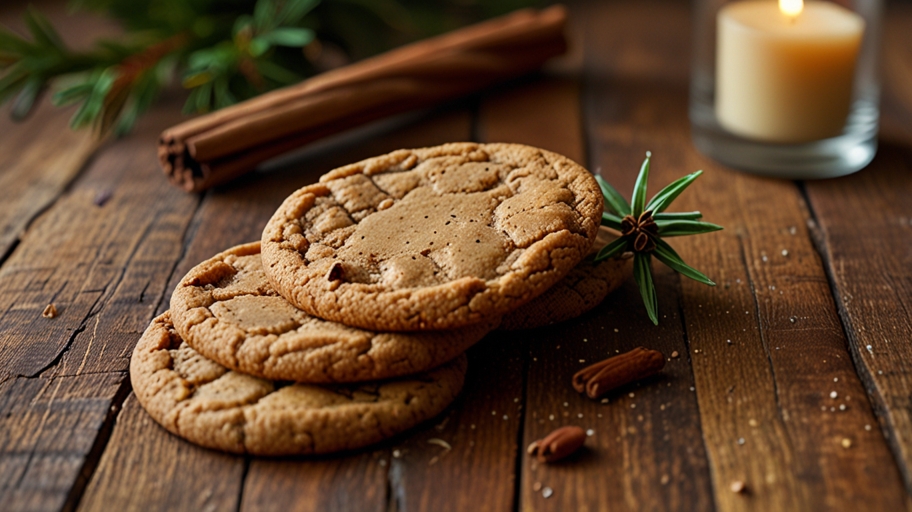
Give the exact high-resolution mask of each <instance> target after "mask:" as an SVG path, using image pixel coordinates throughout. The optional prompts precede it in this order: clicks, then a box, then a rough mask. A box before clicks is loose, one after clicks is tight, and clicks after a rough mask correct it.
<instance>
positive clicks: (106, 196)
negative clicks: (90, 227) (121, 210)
mask: <svg viewBox="0 0 912 512" xmlns="http://www.w3.org/2000/svg"><path fill="white" fill-rule="evenodd" d="M113 195H114V192H112V191H111V190H110V189H104V190H99V191H98V192H97V193H96V194H95V199H94V200H93V201H92V202H93V203H95V206H104V205H105V203H107V202H108V201H109V200H110V199H111V196H113Z"/></svg>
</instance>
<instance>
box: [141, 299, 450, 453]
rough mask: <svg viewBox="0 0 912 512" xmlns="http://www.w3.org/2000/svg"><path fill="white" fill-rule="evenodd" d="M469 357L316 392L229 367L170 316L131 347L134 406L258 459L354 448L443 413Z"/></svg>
mask: <svg viewBox="0 0 912 512" xmlns="http://www.w3.org/2000/svg"><path fill="white" fill-rule="evenodd" d="M465 371H466V357H465V355H463V356H460V357H458V358H457V359H455V360H453V361H452V362H450V363H447V364H445V365H443V366H441V367H438V368H437V369H435V370H433V371H430V372H427V373H423V374H420V375H416V376H412V377H406V378H402V379H398V380H393V381H386V382H376V383H369V384H360V385H356V384H348V385H336V386H316V385H308V384H289V383H286V382H281V381H271V380H265V379H259V378H257V377H252V376H250V375H245V374H243V373H237V372H234V371H231V370H229V369H227V368H225V367H224V366H222V365H220V364H218V363H215V362H213V361H211V360H209V359H206V358H204V357H203V356H202V355H200V354H199V353H198V352H196V351H195V350H193V348H191V347H190V346H189V345H187V344H186V343H185V342H184V341H183V340H182V339H181V338H180V336H179V335H178V333H177V331H176V330H175V329H174V326H173V325H172V323H171V318H170V314H169V313H165V314H163V315H161V316H159V317H158V318H156V319H154V320H153V321H152V323H151V325H149V328H148V329H146V332H145V333H144V334H143V336H142V338H141V339H140V340H139V343H138V344H137V345H136V348H135V349H134V351H133V358H132V359H131V361H130V379H131V381H132V383H133V391H134V393H136V397H137V398H138V399H139V402H140V403H141V404H142V406H143V407H144V408H145V409H146V411H147V412H148V413H149V415H150V416H152V418H153V419H155V421H157V422H158V423H159V424H161V425H162V426H163V427H165V428H166V429H167V430H169V431H170V432H172V433H173V434H175V435H177V436H180V437H182V438H184V439H186V440H188V441H190V442H193V443H196V444H198V445H201V446H205V447H207V448H214V449H217V450H224V451H227V452H234V453H250V454H256V455H300V454H319V453H331V452H337V451H342V450H353V449H356V448H360V447H363V446H367V445H369V444H373V443H376V442H379V441H382V440H384V439H387V438H389V437H391V436H394V435H396V434H398V433H400V432H403V431H405V430H407V429H409V428H411V427H413V426H415V425H417V424H418V423H421V422H422V421H424V420H426V419H429V418H432V417H434V416H436V415H437V414H439V413H440V412H441V411H443V409H445V408H446V406H447V405H448V404H449V403H450V402H452V401H453V399H454V398H455V397H456V395H457V394H458V393H459V390H460V389H461V388H462V384H463V381H464V379H465Z"/></svg>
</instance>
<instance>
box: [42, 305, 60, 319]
mask: <svg viewBox="0 0 912 512" xmlns="http://www.w3.org/2000/svg"><path fill="white" fill-rule="evenodd" d="M41 316H43V317H44V318H57V306H55V305H53V304H48V305H47V306H46V307H45V308H44V312H42V313H41Z"/></svg>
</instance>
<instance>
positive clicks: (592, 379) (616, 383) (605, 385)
mask: <svg viewBox="0 0 912 512" xmlns="http://www.w3.org/2000/svg"><path fill="white" fill-rule="evenodd" d="M664 367H665V356H663V355H662V353H661V352H659V351H658V350H649V349H646V348H643V347H638V348H635V349H633V350H631V351H630V352H625V353H623V354H621V355H618V356H614V357H609V358H608V359H605V360H604V361H599V362H598V363H595V364H593V365H591V366H587V367H585V368H583V369H582V370H580V371H578V372H576V374H575V375H574V376H573V389H575V390H576V391H577V393H582V392H584V391H585V392H586V395H588V396H589V398H599V397H601V396H602V395H604V394H606V393H608V392H609V391H611V390H612V389H617V388H619V387H621V386H623V385H625V384H629V383H631V382H634V381H638V380H640V379H645V378H646V377H649V376H650V375H655V374H656V373H658V372H659V371H660V370H661V369H662V368H664Z"/></svg>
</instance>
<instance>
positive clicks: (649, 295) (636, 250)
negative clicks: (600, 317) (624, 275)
mask: <svg viewBox="0 0 912 512" xmlns="http://www.w3.org/2000/svg"><path fill="white" fill-rule="evenodd" d="M651 157H652V153H649V152H646V159H645V160H644V161H643V165H642V167H640V174H639V176H637V180H636V184H635V185H634V186H633V197H632V200H631V202H630V203H628V202H627V200H626V199H624V197H623V196H622V195H621V194H620V193H619V192H618V191H617V190H615V188H614V187H612V186H611V185H610V184H609V183H608V182H607V181H605V180H604V179H602V177H601V176H596V177H595V179H596V180H597V181H598V184H599V187H601V189H602V195H603V196H604V197H605V210H606V211H605V212H604V213H602V225H604V226H608V227H609V228H611V229H614V230H616V231H619V232H620V234H621V236H620V237H619V238H618V239H617V240H615V241H613V242H611V243H610V244H608V245H606V246H605V247H603V248H602V249H601V250H600V251H599V253H598V254H597V255H596V257H595V261H602V260H604V259H607V258H611V257H614V256H618V255H620V254H621V253H623V252H626V251H632V252H633V258H634V260H633V277H634V279H635V280H636V282H637V286H638V287H639V288H640V295H641V296H642V297H643V304H645V306H646V312H647V313H648V314H649V319H650V320H652V323H654V324H656V325H658V324H659V313H658V302H657V299H656V291H655V285H654V284H653V279H652V257H653V256H655V258H656V259H657V260H659V261H661V262H662V263H664V264H666V265H668V266H669V267H671V268H672V269H674V270H675V271H677V272H679V273H681V274H682V275H684V276H687V277H689V278H691V279H693V280H695V281H699V282H701V283H703V284H708V285H710V286H715V285H716V283H714V282H712V281H711V280H710V279H709V278H708V277H706V276H705V275H704V274H703V273H702V272H700V271H699V270H697V269H695V268H693V267H691V266H689V265H688V264H686V263H684V260H682V259H681V257H680V256H678V253H677V252H675V250H674V249H672V247H671V246H670V245H668V243H667V242H665V241H664V240H662V238H663V237H670V236H686V235H699V234H702V233H709V232H712V231H718V230H720V229H722V226H718V225H716V224H712V223H709V222H703V221H701V220H700V219H701V218H703V215H702V214H701V213H700V212H698V211H697V212H674V213H667V212H665V210H666V209H667V208H668V207H669V206H670V205H671V203H672V201H674V200H675V199H677V197H678V196H679V195H681V192H684V189H686V188H687V187H688V186H689V185H690V184H691V183H693V182H694V180H696V179H697V178H698V177H699V176H700V174H702V173H703V171H697V172H695V173H692V174H688V175H687V176H684V177H682V178H679V179H677V180H675V181H674V182H672V183H671V184H669V185H668V186H666V187H665V188H663V189H662V190H661V191H660V192H659V193H658V194H656V195H655V196H653V198H652V199H650V200H649V202H646V181H647V180H648V178H649V161H650V159H651Z"/></svg>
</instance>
